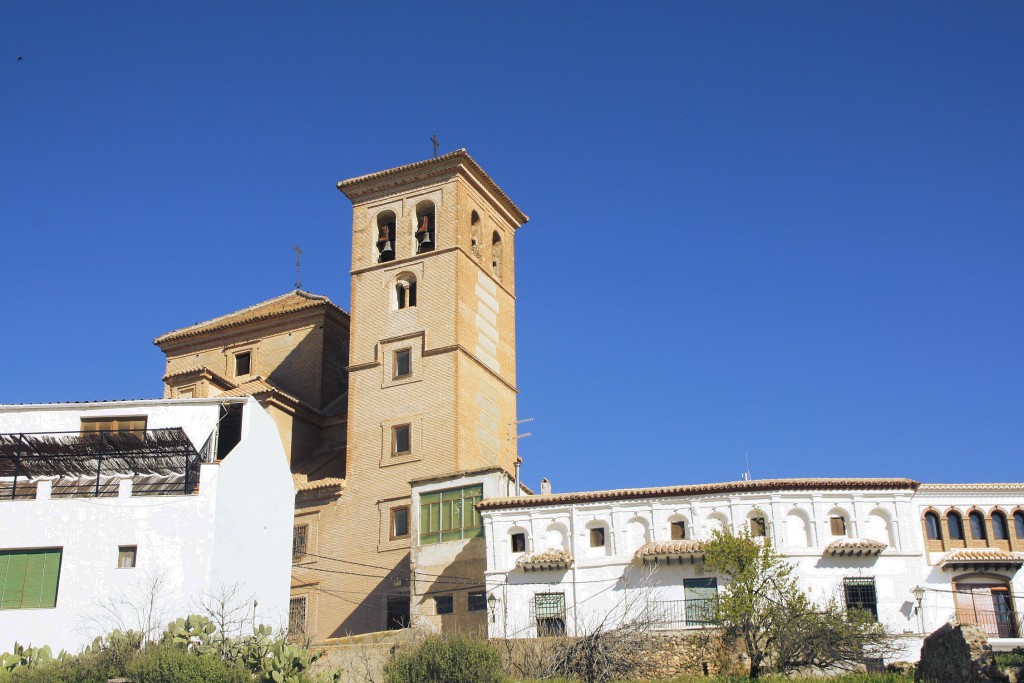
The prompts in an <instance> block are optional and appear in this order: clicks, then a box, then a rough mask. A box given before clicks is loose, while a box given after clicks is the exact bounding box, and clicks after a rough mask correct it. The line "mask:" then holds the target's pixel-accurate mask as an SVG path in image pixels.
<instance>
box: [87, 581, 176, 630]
mask: <svg viewBox="0 0 1024 683" xmlns="http://www.w3.org/2000/svg"><path fill="white" fill-rule="evenodd" d="M167 584H168V579H167V574H166V572H160V573H158V574H153V575H152V576H150V577H149V578H148V579H147V580H146V581H144V582H142V583H137V584H135V585H132V586H128V587H127V588H126V589H125V590H124V591H123V592H122V593H121V594H119V595H116V596H112V597H108V598H104V599H103V600H100V601H98V602H97V603H96V611H95V612H94V613H93V614H92V615H90V616H89V617H87V618H86V619H85V621H84V623H83V625H82V627H81V628H82V630H84V631H86V632H89V633H92V634H94V635H96V636H98V637H101V638H102V637H103V636H106V635H107V634H109V633H112V632H113V631H120V632H121V633H123V634H130V633H131V632H137V633H138V634H139V636H138V639H139V646H140V647H143V648H144V647H145V646H146V645H148V644H149V643H152V642H155V641H156V640H157V639H159V637H160V635H161V633H163V627H164V626H165V625H166V624H167V621H168V619H169V618H170V614H171V611H170V610H171V605H170V604H169V601H168V599H167V598H166V597H165V596H164V593H165V591H166V589H167Z"/></svg>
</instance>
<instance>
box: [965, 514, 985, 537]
mask: <svg viewBox="0 0 1024 683" xmlns="http://www.w3.org/2000/svg"><path fill="white" fill-rule="evenodd" d="M968 518H969V519H970V520H971V538H973V539H974V540H976V541H984V540H985V518H984V517H982V516H981V513H980V512H972V513H971V514H970V515H968Z"/></svg>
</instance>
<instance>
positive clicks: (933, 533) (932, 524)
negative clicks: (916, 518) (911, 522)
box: [924, 512, 942, 541]
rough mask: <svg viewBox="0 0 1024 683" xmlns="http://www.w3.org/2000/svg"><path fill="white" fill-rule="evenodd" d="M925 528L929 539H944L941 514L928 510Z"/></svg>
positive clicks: (925, 515) (925, 517) (925, 516)
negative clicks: (940, 520)
mask: <svg viewBox="0 0 1024 683" xmlns="http://www.w3.org/2000/svg"><path fill="white" fill-rule="evenodd" d="M924 528H925V533H927V534H928V540H929V541H940V540H942V527H941V526H940V525H939V516H938V515H937V514H935V513H934V512H926V513H925V514H924Z"/></svg>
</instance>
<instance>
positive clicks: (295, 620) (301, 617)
mask: <svg viewBox="0 0 1024 683" xmlns="http://www.w3.org/2000/svg"><path fill="white" fill-rule="evenodd" d="M305 632H306V596H301V597H298V598H292V599H291V600H289V601H288V635H290V636H300V635H303V634H304V633H305Z"/></svg>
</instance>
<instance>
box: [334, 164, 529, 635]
mask: <svg viewBox="0 0 1024 683" xmlns="http://www.w3.org/2000/svg"><path fill="white" fill-rule="evenodd" d="M338 189H339V190H340V191H341V192H343V193H344V194H345V196H347V197H348V198H349V199H350V200H351V201H352V272H351V276H352V305H351V311H350V312H351V327H350V345H349V349H350V351H349V353H350V355H349V367H348V373H349V374H348V377H349V401H348V406H349V408H348V409H349V414H348V426H347V430H348V434H347V436H348V439H347V455H346V461H347V467H346V481H347V484H346V489H345V493H344V496H343V501H342V502H343V504H344V506H345V509H346V516H347V517H349V518H351V519H352V529H351V534H352V535H351V537H350V540H354V539H360V538H361V539H365V542H360V543H354V542H349V543H347V544H345V545H346V550H345V552H346V555H345V557H346V558H351V559H352V560H354V561H358V562H363V563H365V564H368V565H374V566H378V567H383V566H386V567H395V569H394V570H393V574H392V575H390V576H389V577H388V578H387V580H386V581H385V582H384V583H383V584H381V585H380V587H374V591H373V592H374V593H375V594H378V595H379V594H381V593H387V594H388V599H387V604H385V603H384V602H383V600H381V601H379V602H380V604H377V605H375V608H365V609H364V607H353V608H351V610H352V614H351V615H350V616H349V617H348V618H346V619H345V620H343V623H342V627H341V628H340V629H339V631H340V632H344V631H346V630H347V631H349V632H359V631H367V630H377V629H379V628H382V627H384V625H383V624H380V623H377V622H379V621H381V617H380V615H381V614H385V615H386V616H385V619H388V620H391V619H393V618H397V617H395V616H394V614H395V613H396V612H397V610H398V608H394V609H393V606H392V601H393V600H394V598H395V596H394V593H395V590H397V589H395V587H396V586H400V585H401V581H402V580H403V577H405V578H408V569H404V570H403V567H408V564H407V563H408V557H409V547H410V544H409V542H410V539H409V534H408V528H407V527H408V523H409V517H410V515H412V514H416V511H413V510H410V508H409V505H410V485H409V482H410V481H414V480H422V479H425V478H430V477H440V476H449V475H452V474H456V473H460V472H473V471H478V470H483V469H489V468H501V469H503V470H505V471H507V472H509V473H510V474H511V473H512V472H513V471H514V462H515V460H516V457H517V452H516V442H515V440H514V439H512V440H510V439H509V438H508V436H509V429H510V425H513V424H514V423H515V421H516V393H517V390H516V342H515V331H516V330H515V270H514V264H515V246H514V243H515V240H514V237H515V232H516V230H518V229H519V227H520V226H522V225H523V224H524V223H526V221H527V220H528V218H527V216H526V215H525V214H524V213H523V212H522V211H521V210H520V209H519V208H518V207H517V206H516V205H515V204H514V203H513V202H512V200H511V199H509V198H508V196H506V195H505V193H504V192H503V191H502V190H501V188H499V187H498V185H497V184H496V183H495V182H494V181H493V180H491V178H490V177H489V176H488V175H487V174H486V173H485V172H484V171H483V169H481V168H480V166H479V165H478V164H477V163H476V162H475V161H474V160H473V158H472V157H470V155H469V154H468V153H467V152H466V151H465V150H457V151H455V152H451V153H449V154H445V155H443V156H440V157H436V158H433V159H429V160H427V161H421V162H418V163H414V164H410V165H407V166H401V167H398V168H393V169H389V170H386V171H381V172H379V173H372V174H370V175H365V176H360V177H358V178H352V179H350V180H344V181H342V182H340V183H338ZM396 516H397V517H396ZM396 519H397V520H398V523H397V526H396ZM417 519H418V518H417ZM374 523H376V524H377V527H378V528H377V533H375V534H374V533H373V532H372V529H371V527H372V526H373V524H374ZM401 532H405V533H404V535H403V534H402V533H401ZM368 534H369V535H373V536H375V537H374V538H372V539H371V538H366V537H367V535H368ZM347 535H348V533H346V536H347ZM403 563H404V564H403ZM403 571H405V572H406V573H405V574H403V573H402V572H403ZM351 598H356V596H355V595H352V596H351ZM364 603H369V604H371V605H374V604H375V603H374V600H373V596H372V595H371V597H370V598H368V599H367V600H366V601H364ZM395 604H397V602H396V603H395Z"/></svg>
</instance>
